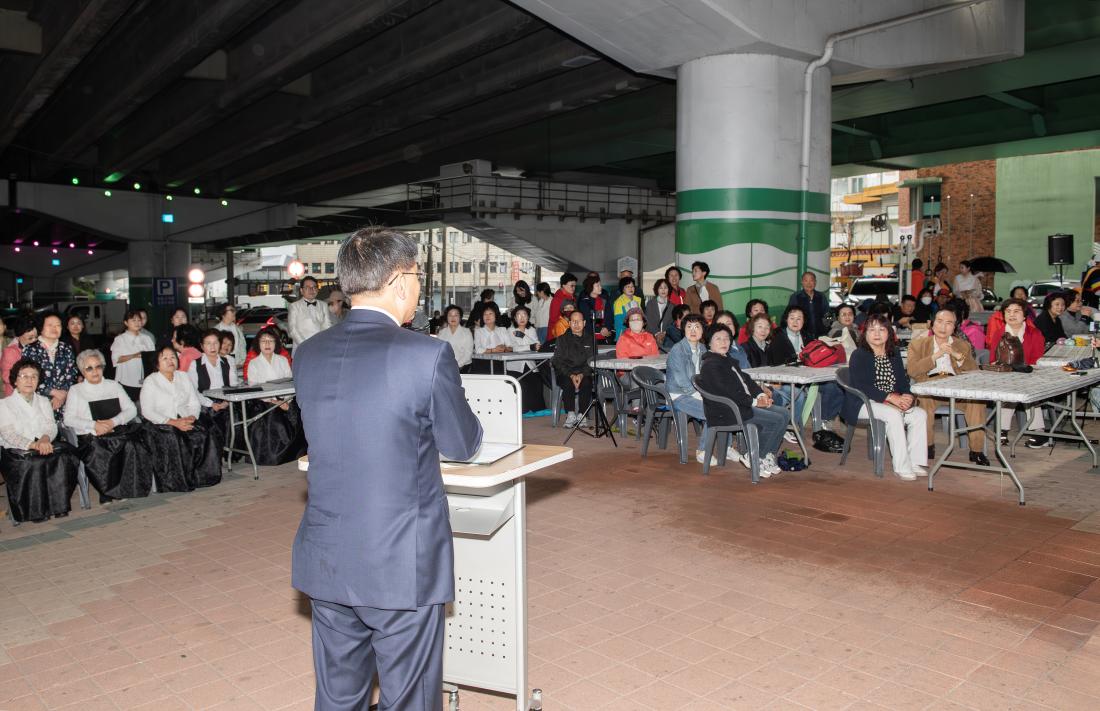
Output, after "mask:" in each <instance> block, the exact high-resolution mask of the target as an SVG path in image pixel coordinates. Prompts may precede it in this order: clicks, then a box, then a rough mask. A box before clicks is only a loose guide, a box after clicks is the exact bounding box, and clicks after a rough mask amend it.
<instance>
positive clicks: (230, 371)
mask: <svg viewBox="0 0 1100 711" xmlns="http://www.w3.org/2000/svg"><path fill="white" fill-rule="evenodd" d="M201 345H202V357H201V358H199V359H198V360H196V361H195V362H194V363H192V364H191V367H190V368H189V369H188V370H187V377H188V378H189V379H190V380H191V384H192V385H194V386H195V390H196V391H197V392H198V394H199V404H200V405H202V406H203V407H208V408H210V409H211V410H212V411H213V412H215V413H219V412H221V411H222V410H225V409H226V408H228V407H229V403H228V402H226V401H225V400H212V399H211V398H208V397H206V395H203V393H204V392H206V391H207V390H219V389H221V388H232V387H236V386H237V369H236V367H234V364H233V359H232V358H230V357H229V356H223V355H222V353H221V348H222V344H221V333H220V332H219V331H216V330H214V329H210V330H209V331H204V332H203V334H202V344H201Z"/></svg>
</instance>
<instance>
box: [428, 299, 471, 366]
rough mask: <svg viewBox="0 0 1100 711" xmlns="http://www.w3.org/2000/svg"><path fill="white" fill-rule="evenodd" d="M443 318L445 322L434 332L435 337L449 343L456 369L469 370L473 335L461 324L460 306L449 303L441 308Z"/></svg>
mask: <svg viewBox="0 0 1100 711" xmlns="http://www.w3.org/2000/svg"><path fill="white" fill-rule="evenodd" d="M443 318H444V319H446V323H444V324H443V327H442V328H440V329H439V332H438V333H436V334H435V335H436V338H439V339H440V340H443V341H446V342H447V343H450V344H451V350H453V351H454V353H455V360H456V361H458V369H459V370H460V371H462V372H463V373H466V372H469V370H470V362H471V361H472V360H473V357H474V335H473V334H472V333H470V329H468V328H466V327H465V326H463V325H462V309H461V307H458V306H455V305H454V304H451V305H450V306H448V307H447V308H445V309H443Z"/></svg>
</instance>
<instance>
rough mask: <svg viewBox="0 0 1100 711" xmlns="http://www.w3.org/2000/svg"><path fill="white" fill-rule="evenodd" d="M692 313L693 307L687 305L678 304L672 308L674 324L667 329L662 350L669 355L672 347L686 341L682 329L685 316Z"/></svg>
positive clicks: (662, 342)
mask: <svg viewBox="0 0 1100 711" xmlns="http://www.w3.org/2000/svg"><path fill="white" fill-rule="evenodd" d="M689 313H691V307H689V306H688V305H687V304H676V305H675V306H673V307H672V323H670V324H669V325H668V326H666V327H665V337H664V340H662V341H661V350H662V351H663V352H665V353H668V352H669V351H670V350H672V347H673V346H674V345H676V344H677V343H679V342H680V341H682V340H684V331H683V329H682V326H683V322H684V316H687V315H688V314H689Z"/></svg>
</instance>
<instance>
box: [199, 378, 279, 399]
mask: <svg viewBox="0 0 1100 711" xmlns="http://www.w3.org/2000/svg"><path fill="white" fill-rule="evenodd" d="M239 387H253V386H247V385H241V386H239ZM254 387H258V388H260V390H255V391H252V392H248V393H227V392H225V390H224V388H218V389H217V390H207V391H206V392H204V393H203V395H205V396H206V397H208V398H213V399H214V400H225V401H226V402H244V401H246V400H262V399H264V398H269V397H288V396H290V395H293V394H294V392H295V390H294V383H293V382H270V383H264V384H263V385H256V386H254Z"/></svg>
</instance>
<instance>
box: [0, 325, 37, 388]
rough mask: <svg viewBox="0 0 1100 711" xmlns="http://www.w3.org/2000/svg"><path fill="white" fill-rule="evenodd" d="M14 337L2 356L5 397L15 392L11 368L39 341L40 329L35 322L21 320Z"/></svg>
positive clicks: (0, 376) (14, 330) (1, 372)
mask: <svg viewBox="0 0 1100 711" xmlns="http://www.w3.org/2000/svg"><path fill="white" fill-rule="evenodd" d="M12 335H13V336H14V338H12V340H11V343H9V344H8V345H7V346H5V347H4V352H3V355H0V378H3V380H4V394H3V396H4V397H7V396H9V395H11V394H12V393H13V392H15V389H14V388H13V387H12V386H11V368H12V366H13V365H15V364H16V363H18V362H19V361H21V360H23V349H24V348H26V347H27V346H29V345H30V344H32V343H34V342H35V341H37V340H38V327H37V326H35V325H34V321H33V320H31V319H29V318H21V319H19V320H18V321H16V322H15V326H14V327H13V328H12Z"/></svg>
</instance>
